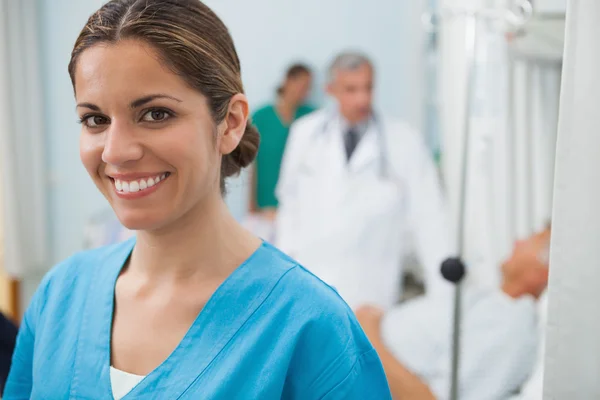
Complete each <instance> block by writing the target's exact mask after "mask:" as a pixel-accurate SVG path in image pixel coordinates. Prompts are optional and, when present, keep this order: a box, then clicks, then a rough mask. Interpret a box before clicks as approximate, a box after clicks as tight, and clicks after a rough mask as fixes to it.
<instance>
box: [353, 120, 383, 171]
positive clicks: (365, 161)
mask: <svg viewBox="0 0 600 400" xmlns="http://www.w3.org/2000/svg"><path fill="white" fill-rule="evenodd" d="M373 125H374V124H371V127H370V128H369V129H368V130H367V131H366V132H365V134H364V136H363V137H362V139H361V140H360V142H359V143H358V146H357V147H356V150H354V154H353V155H352V157H351V158H350V162H349V165H348V169H349V171H350V172H351V173H359V172H363V171H365V170H366V169H371V168H370V167H373V166H378V165H379V162H380V158H379V153H380V148H379V143H378V138H377V135H378V132H377V130H376V129H375V127H374V126H373Z"/></svg>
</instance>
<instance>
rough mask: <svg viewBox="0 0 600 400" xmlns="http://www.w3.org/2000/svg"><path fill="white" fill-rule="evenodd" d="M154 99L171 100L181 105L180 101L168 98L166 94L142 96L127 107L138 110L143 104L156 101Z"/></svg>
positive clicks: (171, 97)
mask: <svg viewBox="0 0 600 400" xmlns="http://www.w3.org/2000/svg"><path fill="white" fill-rule="evenodd" d="M156 99H171V100H175V101H176V102H178V103H181V100H179V99H178V98H176V97H173V96H169V95H167V94H151V95H148V96H144V97H141V98H139V99H137V100H134V101H132V102H131V104H130V105H129V107H131V108H138V107H141V106H143V105H144V104H146V103H149V102H151V101H152V100H156Z"/></svg>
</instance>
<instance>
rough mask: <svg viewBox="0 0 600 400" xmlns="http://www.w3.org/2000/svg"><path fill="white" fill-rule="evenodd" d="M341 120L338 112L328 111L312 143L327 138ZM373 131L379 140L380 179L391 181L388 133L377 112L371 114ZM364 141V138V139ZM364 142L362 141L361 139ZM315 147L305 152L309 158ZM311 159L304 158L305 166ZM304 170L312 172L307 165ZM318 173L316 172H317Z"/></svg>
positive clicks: (370, 123) (369, 126) (370, 119)
mask: <svg viewBox="0 0 600 400" xmlns="http://www.w3.org/2000/svg"><path fill="white" fill-rule="evenodd" d="M338 120H339V114H338V112H337V111H327V115H326V116H325V119H324V120H323V121H322V122H321V123H320V125H319V127H318V128H317V129H315V131H314V133H313V134H312V137H311V139H310V141H311V142H314V141H316V140H318V139H319V138H320V137H323V136H325V135H326V134H327V133H328V132H329V131H330V128H331V127H332V124H334V123H335V122H337V121H338ZM371 129H372V130H373V131H374V133H375V135H376V139H377V150H378V153H379V154H378V161H379V177H380V179H389V178H390V177H391V174H390V164H389V156H388V153H387V151H386V149H387V146H386V145H387V138H386V136H385V134H386V131H385V129H384V125H383V122H382V121H381V119H380V118H379V116H378V115H377V113H375V112H371V117H370V118H369V121H368V125H367V131H368V130H371ZM363 139H364V138H363ZM361 140H362V139H361ZM312 149H314V147H310V148H307V149H306V151H305V153H306V154H305V156H309V155H310V154H309V153H311V152H312V151H314V150H312ZM308 159H310V157H302V160H304V161H303V164H304V163H306V160H308ZM301 168H302V170H303V171H304V172H305V173H306V172H308V171H310V167H308V166H307V165H302V166H301ZM315 173H316V172H315Z"/></svg>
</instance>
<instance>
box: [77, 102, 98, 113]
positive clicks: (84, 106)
mask: <svg viewBox="0 0 600 400" xmlns="http://www.w3.org/2000/svg"><path fill="white" fill-rule="evenodd" d="M76 108H89V109H90V110H94V111H100V107H98V106H97V105H95V104H92V103H79V104H77V107H76Z"/></svg>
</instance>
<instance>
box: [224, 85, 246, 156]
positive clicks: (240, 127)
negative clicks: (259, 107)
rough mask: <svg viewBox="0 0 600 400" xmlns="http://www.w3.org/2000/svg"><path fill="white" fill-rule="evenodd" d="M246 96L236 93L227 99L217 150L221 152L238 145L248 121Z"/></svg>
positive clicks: (228, 150) (228, 152) (233, 148)
mask: <svg viewBox="0 0 600 400" xmlns="http://www.w3.org/2000/svg"><path fill="white" fill-rule="evenodd" d="M248 109H249V107H248V98H247V97H246V96H245V95H244V94H242V93H238V94H236V95H235V96H233V97H232V98H231V100H230V101H229V108H228V109H227V115H226V116H225V119H224V120H223V122H221V124H220V125H221V126H220V127H219V130H220V135H219V136H220V140H219V151H220V152H221V154H223V155H225V154H230V153H231V152H232V151H233V150H235V148H236V147H237V146H238V144H239V143H240V141H241V140H242V137H243V136H244V132H245V131H246V124H247V123H248Z"/></svg>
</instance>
